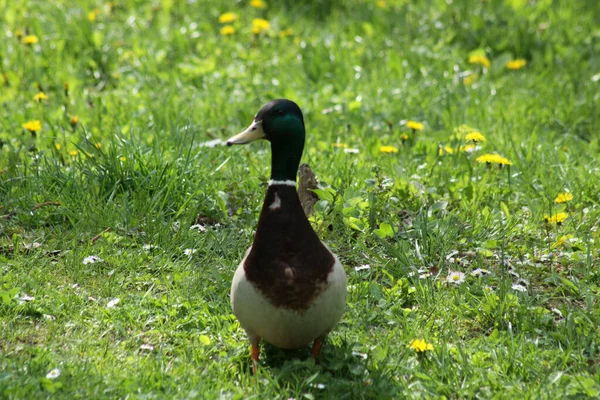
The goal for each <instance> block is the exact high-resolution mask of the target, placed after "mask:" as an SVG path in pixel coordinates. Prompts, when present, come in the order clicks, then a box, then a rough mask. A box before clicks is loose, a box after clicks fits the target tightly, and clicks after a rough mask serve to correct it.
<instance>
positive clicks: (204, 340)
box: [199, 335, 210, 346]
mask: <svg viewBox="0 0 600 400" xmlns="http://www.w3.org/2000/svg"><path fill="white" fill-rule="evenodd" d="M199 339H200V343H202V344H203V345H205V346H208V345H209V344H210V338H209V337H208V336H206V335H200V338H199Z"/></svg>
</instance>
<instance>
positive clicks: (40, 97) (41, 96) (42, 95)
mask: <svg viewBox="0 0 600 400" xmlns="http://www.w3.org/2000/svg"><path fill="white" fill-rule="evenodd" d="M33 99H34V100H35V101H37V102H38V103H41V102H42V100H48V96H46V93H44V92H39V93H38V94H36V95H35V96H33Z"/></svg>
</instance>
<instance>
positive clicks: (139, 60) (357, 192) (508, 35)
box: [0, 0, 600, 399]
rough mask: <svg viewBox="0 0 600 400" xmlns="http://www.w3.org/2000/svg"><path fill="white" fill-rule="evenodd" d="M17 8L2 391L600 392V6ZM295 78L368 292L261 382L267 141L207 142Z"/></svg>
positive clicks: (335, 239) (357, 285)
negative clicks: (227, 16)
mask: <svg viewBox="0 0 600 400" xmlns="http://www.w3.org/2000/svg"><path fill="white" fill-rule="evenodd" d="M0 4H1V5H2V9H3V10H5V11H4V15H3V18H2V20H1V21H0V27H1V28H2V29H1V31H2V33H3V34H4V35H5V38H4V40H2V41H1V42H0V75H1V76H2V82H0V83H2V85H3V86H2V90H1V91H0V103H1V105H2V107H1V109H0V140H1V143H2V146H1V149H0V206H1V207H2V208H1V209H0V214H2V216H1V217H0V270H1V271H2V273H1V274H0V284H1V287H0V332H1V334H0V394H1V397H3V398H8V399H20V398H43V397H57V398H82V397H85V398H140V399H141V398H252V397H255V398H281V399H288V398H296V399H300V398H309V399H310V398H405V397H408V398H419V397H424V398H432V397H435V398H514V397H516V396H524V398H586V397H589V398H591V397H598V396H600V362H599V360H600V340H599V339H598V338H599V337H600V330H599V328H598V327H599V326H600V307H599V304H598V295H599V294H600V289H599V282H600V273H599V270H598V266H599V259H600V253H599V251H600V235H599V231H598V226H599V223H598V222H599V217H600V207H599V203H600V196H599V192H598V182H599V178H600V176H599V175H600V174H599V171H600V169H599V168H600V166H599V161H600V157H599V154H600V145H599V139H600V136H599V134H598V132H600V124H599V116H600V113H599V112H598V109H599V107H598V102H599V98H598V90H599V86H598V85H600V82H599V75H598V74H599V73H600V58H599V57H598V54H600V42H599V40H598V39H599V38H600V31H599V30H598V27H597V23H596V21H598V20H600V6H599V5H598V4H596V3H595V2H588V1H584V0H581V1H570V2H553V1H535V2H526V1H520V0H510V1H509V0H506V1H500V0H492V1H488V2H471V1H466V0H465V1H457V0H455V1H454V2H446V1H441V0H440V1H437V0H432V1H430V2H409V1H403V0H395V1H392V0H387V1H384V2H377V1H366V0H353V1H343V2H342V1H335V0H313V1H307V2H300V4H297V2H293V1H281V2H275V1H273V2H270V3H269V4H268V8H266V9H255V8H252V7H250V6H249V5H248V4H246V2H240V3H236V2H232V1H210V2H209V1H199V2H184V1H161V2H134V1H123V2H114V3H105V4H102V3H99V2H95V1H89V0H86V1H78V2H74V1H67V0H63V1H54V2H44V1H28V2H26V3H25V4H21V3H19V4H17V3H14V2H8V1H0ZM227 11H234V12H236V13H237V14H238V16H239V19H238V20H237V21H234V22H233V27H234V29H235V32H234V33H233V34H232V35H230V36H224V35H221V34H220V33H219V32H220V28H221V24H220V23H219V22H218V18H219V16H220V15H221V14H222V13H224V12H227ZM259 17H260V18H264V19H267V20H268V21H269V22H270V27H269V28H268V29H267V30H266V31H264V32H261V33H260V34H257V35H255V34H253V33H252V32H251V24H252V19H253V18H259ZM288 28H290V29H291V30H292V31H291V35H287V33H290V32H286V30H287V29H288ZM27 35H35V36H36V37H37V39H38V42H37V43H33V44H29V45H28V44H24V43H23V41H24V38H25V37H27ZM28 40H30V41H31V39H28ZM483 55H485V56H486V57H487V58H488V59H489V60H490V61H491V64H490V66H489V67H485V66H484V65H482V64H478V63H470V62H469V59H470V58H471V57H474V56H475V58H471V61H477V60H479V62H480V63H484V64H485V60H484V59H482V58H481V56H483ZM476 56H480V57H479V59H478V58H477V57H476ZM517 58H522V59H525V60H526V62H527V63H526V65H525V66H524V67H523V68H520V69H518V70H510V69H508V68H507V67H506V64H507V62H509V61H511V60H513V59H517ZM65 83H66V84H68V87H67V86H65ZM40 91H43V92H44V93H45V94H46V95H47V96H48V98H47V99H44V100H41V101H40V102H38V101H36V100H34V96H35V95H36V94H37V93H39V92H40ZM278 97H288V98H291V99H293V100H295V101H297V102H298V103H299V104H300V106H301V108H302V109H303V111H304V113H305V119H306V125H307V129H308V136H307V147H306V150H305V154H304V158H303V160H304V161H305V162H308V163H309V164H310V165H311V166H312V168H313V170H314V171H315V172H316V174H317V177H318V179H319V181H320V183H321V187H320V190H318V194H319V196H320V199H321V200H320V201H319V203H317V205H316V212H315V215H314V217H313V218H312V222H313V226H314V227H315V229H316V230H317V232H318V233H319V235H320V236H321V237H322V238H323V239H324V241H325V242H326V243H328V245H329V246H330V247H331V248H332V249H333V250H334V252H335V253H336V254H338V256H339V257H340V259H341V260H342V262H343V264H344V265H345V266H346V269H347V273H348V280H349V282H348V283H349V297H348V306H347V310H346V313H345V315H344V317H343V319H342V321H341V323H340V324H339V325H338V327H337V328H336V329H335V331H334V332H333V333H332V334H331V335H330V336H329V339H328V341H327V343H326V345H325V346H324V349H323V353H322V356H321V358H320V359H319V361H318V362H317V363H315V362H314V361H313V360H312V359H311V358H310V357H309V349H308V348H307V349H303V350H299V351H297V352H291V353H290V352H283V351H280V350H277V349H275V348H272V347H270V346H267V345H266V346H264V347H263V350H264V354H265V357H264V358H263V360H262V361H261V365H260V369H259V374H258V377H257V378H253V377H252V376H251V373H250V362H249V361H250V357H249V345H248V342H247V340H246V338H245V335H244V332H243V331H242V329H241V328H240V326H239V324H238V323H237V321H236V320H235V317H234V316H233V315H232V313H231V309H230V306H229V287H230V282H231V278H232V276H233V271H234V269H235V267H236V266H237V264H238V263H239V260H240V259H241V257H242V256H243V253H244V251H245V249H246V248H247V247H248V246H249V245H250V243H251V241H252V238H253V230H254V228H255V225H256V220H257V214H258V211H259V209H260V206H261V203H262V196H263V193H264V190H265V186H266V179H267V177H268V171H269V165H270V164H269V163H270V161H269V160H270V158H269V157H270V155H269V148H268V145H267V143H257V144H252V145H250V146H246V147H243V148H235V149H230V148H226V147H224V146H215V147H210V146H206V145H204V144H205V143H207V142H210V141H212V140H215V139H226V138H228V137H229V136H231V135H232V134H234V133H236V132H238V131H239V130H240V129H242V128H243V127H245V126H247V125H248V124H249V122H250V121H251V120H252V117H253V115H254V113H256V112H257V111H258V109H259V108H260V106H261V105H262V104H263V103H264V102H266V101H268V100H270V99H272V98H278ZM75 116H77V117H78V120H75V118H74V117H75ZM32 120H39V121H40V122H41V124H42V129H41V130H40V131H38V132H36V134H35V135H33V134H31V133H30V132H28V131H27V130H26V129H24V128H23V127H22V125H23V124H24V123H26V122H28V121H32ZM408 120H412V121H417V122H421V123H423V124H424V128H423V130H422V131H413V130H411V129H408V128H407V127H406V121H408ZM469 127H471V128H469ZM473 129H475V130H478V131H479V132H481V133H482V134H483V135H484V136H485V138H486V141H484V142H479V143H477V145H478V146H480V148H478V149H477V150H476V151H475V152H468V151H465V149H464V147H463V146H466V145H468V144H469V143H468V142H467V140H466V138H465V136H464V135H465V134H466V133H467V132H470V131H471V130H473ZM403 134H406V136H402V135H403ZM471 144H472V143H471ZM382 146H392V148H389V149H388V150H389V151H390V152H382V151H380V149H381V147H382ZM347 149H357V150H358V153H352V152H348V150H347ZM384 150H385V148H384ZM395 150H397V152H396V151H395ZM486 153H491V154H498V155H500V156H502V157H505V158H506V160H507V161H509V162H510V163H512V165H504V166H502V167H501V166H499V165H498V164H495V163H492V164H490V165H487V164H486V163H479V162H477V160H476V159H477V158H478V157H479V156H482V155H484V154H486ZM566 192H568V193H570V194H572V199H571V200H569V201H567V202H566V203H557V202H555V201H554V200H555V198H556V197H557V195H558V194H560V193H566ZM47 202H50V203H47ZM561 212H565V213H567V218H566V219H565V220H564V221H561V222H559V223H553V222H557V221H556V220H552V216H553V215H557V214H558V213H561ZM545 217H548V218H547V221H545ZM555 219H556V218H555ZM193 225H200V227H196V228H195V229H190V226H193ZM186 249H188V251H187V252H186ZM194 250H195V252H194ZM90 256H96V257H99V260H98V259H95V260H96V262H91V263H84V260H86V258H87V257H90ZM366 265H368V266H369V267H366ZM361 266H362V268H360V267H361ZM357 267H358V268H357ZM478 268H483V269H486V270H487V271H489V274H485V275H483V276H480V277H478V276H474V275H472V273H473V271H475V270H477V269H478ZM452 272H462V273H464V274H465V275H464V278H465V280H464V282H460V283H449V282H447V276H448V275H449V274H451V273H452ZM460 280H462V276H459V281H460ZM117 299H118V300H117ZM415 339H423V340H424V341H425V342H426V343H428V344H431V345H432V347H433V350H426V351H424V352H417V351H416V350H415V349H413V348H411V347H410V346H409V345H410V344H411V343H412V341H413V340H415ZM55 369H58V370H59V371H60V376H58V377H56V376H53V375H52V374H50V375H48V374H49V372H50V371H52V370H55ZM54 374H55V375H56V373H54Z"/></svg>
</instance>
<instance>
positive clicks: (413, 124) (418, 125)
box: [406, 121, 423, 131]
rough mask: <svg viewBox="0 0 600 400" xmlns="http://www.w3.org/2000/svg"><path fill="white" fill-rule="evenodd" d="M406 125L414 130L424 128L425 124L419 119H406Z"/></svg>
mask: <svg viewBox="0 0 600 400" xmlns="http://www.w3.org/2000/svg"><path fill="white" fill-rule="evenodd" d="M406 127H407V128H408V129H412V130H413V131H422V130H423V124H422V123H420V122H417V121H406Z"/></svg>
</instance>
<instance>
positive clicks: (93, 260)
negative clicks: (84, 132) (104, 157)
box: [69, 152, 104, 265]
mask: <svg viewBox="0 0 600 400" xmlns="http://www.w3.org/2000/svg"><path fill="white" fill-rule="evenodd" d="M69 153H70V152H69ZM102 261H104V260H102V259H101V258H100V257H98V256H88V257H86V258H84V259H83V261H82V262H83V264H84V265H87V264H95V263H97V262H102Z"/></svg>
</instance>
